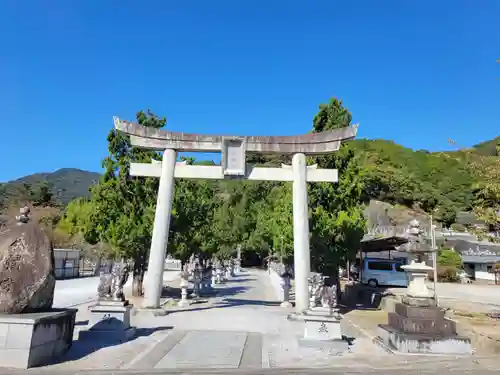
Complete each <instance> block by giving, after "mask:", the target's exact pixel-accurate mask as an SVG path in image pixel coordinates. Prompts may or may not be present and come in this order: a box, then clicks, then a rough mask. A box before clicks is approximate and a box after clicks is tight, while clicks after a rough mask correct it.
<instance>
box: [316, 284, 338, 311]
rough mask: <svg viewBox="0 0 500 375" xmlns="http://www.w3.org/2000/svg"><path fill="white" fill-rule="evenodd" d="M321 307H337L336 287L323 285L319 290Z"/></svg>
mask: <svg viewBox="0 0 500 375" xmlns="http://www.w3.org/2000/svg"><path fill="white" fill-rule="evenodd" d="M320 296H321V306H322V307H329V308H335V307H337V286H336V285H332V286H327V285H323V286H322V287H321V289H320Z"/></svg>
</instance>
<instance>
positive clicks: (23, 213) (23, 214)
mask: <svg viewBox="0 0 500 375" xmlns="http://www.w3.org/2000/svg"><path fill="white" fill-rule="evenodd" d="M19 213H20V215H19V216H16V220H17V221H18V223H17V224H18V225H21V224H26V223H27V222H28V221H29V220H30V217H29V214H30V208H29V207H28V206H24V207H22V208H21V209H20V210H19Z"/></svg>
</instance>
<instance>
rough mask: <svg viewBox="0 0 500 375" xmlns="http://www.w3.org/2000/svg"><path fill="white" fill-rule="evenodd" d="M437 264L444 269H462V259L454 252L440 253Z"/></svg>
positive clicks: (446, 250)
mask: <svg viewBox="0 0 500 375" xmlns="http://www.w3.org/2000/svg"><path fill="white" fill-rule="evenodd" d="M437 255H438V256H437V263H438V265H440V266H444V267H454V268H457V269H461V268H462V258H461V257H460V255H459V254H457V253H456V252H455V251H453V250H449V249H442V250H439V251H438V254H437Z"/></svg>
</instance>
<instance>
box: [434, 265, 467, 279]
mask: <svg viewBox="0 0 500 375" xmlns="http://www.w3.org/2000/svg"><path fill="white" fill-rule="evenodd" d="M459 270H460V269H459V268H457V267H453V266H440V265H438V267H437V277H438V281H440V282H444V283H455V282H458V281H460V277H458V271H459ZM429 280H430V281H434V272H433V271H431V272H429Z"/></svg>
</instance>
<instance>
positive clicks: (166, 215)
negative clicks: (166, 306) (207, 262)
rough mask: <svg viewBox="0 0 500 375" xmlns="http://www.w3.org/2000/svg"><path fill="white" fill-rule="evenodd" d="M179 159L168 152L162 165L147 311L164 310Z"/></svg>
mask: <svg viewBox="0 0 500 375" xmlns="http://www.w3.org/2000/svg"><path fill="white" fill-rule="evenodd" d="M176 159H177V152H176V151H175V150H170V149H167V150H165V152H164V153H163V161H162V163H161V175H160V186H159V187H158V197H157V198H156V211H155V221H154V226H153V236H152V238H151V249H150V252H149V261H148V273H147V275H146V279H145V291H144V301H143V307H145V308H158V307H160V297H161V292H162V289H163V271H164V269H165V257H166V255H167V252H166V248H167V242H168V233H169V230H170V217H171V216H172V199H173V196H174V185H175V184H174V171H175V163H176Z"/></svg>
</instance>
